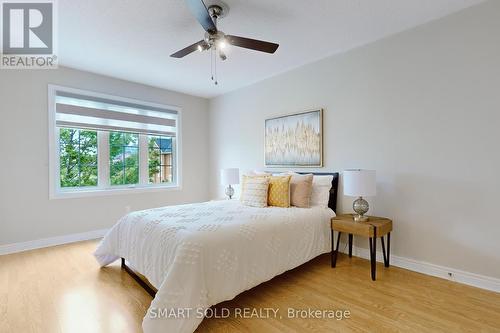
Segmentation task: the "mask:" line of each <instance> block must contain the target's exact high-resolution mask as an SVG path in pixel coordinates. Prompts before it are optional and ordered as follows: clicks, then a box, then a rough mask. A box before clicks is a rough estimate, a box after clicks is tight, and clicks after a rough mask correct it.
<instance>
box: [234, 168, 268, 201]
mask: <svg viewBox="0 0 500 333" xmlns="http://www.w3.org/2000/svg"><path fill="white" fill-rule="evenodd" d="M268 190H269V178H267V177H259V176H246V175H243V183H242V186H241V196H240V201H241V203H242V204H244V205H246V206H252V207H267V193H268Z"/></svg>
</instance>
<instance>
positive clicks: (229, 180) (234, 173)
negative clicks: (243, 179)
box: [220, 168, 240, 199]
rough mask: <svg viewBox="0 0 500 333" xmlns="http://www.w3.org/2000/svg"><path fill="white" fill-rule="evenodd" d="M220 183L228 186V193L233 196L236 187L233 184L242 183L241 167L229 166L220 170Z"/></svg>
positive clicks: (230, 197)
mask: <svg viewBox="0 0 500 333" xmlns="http://www.w3.org/2000/svg"><path fill="white" fill-rule="evenodd" d="M220 183H221V185H224V186H227V187H226V195H227V196H228V198H229V199H232V198H233V195H234V188H233V187H232V186H231V185H235V184H239V183H240V169H238V168H229V169H222V170H221V171H220Z"/></svg>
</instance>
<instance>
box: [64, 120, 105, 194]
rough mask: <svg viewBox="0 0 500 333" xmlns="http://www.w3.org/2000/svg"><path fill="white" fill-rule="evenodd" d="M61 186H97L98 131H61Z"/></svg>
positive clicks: (70, 129) (69, 129) (66, 129)
mask: <svg viewBox="0 0 500 333" xmlns="http://www.w3.org/2000/svg"><path fill="white" fill-rule="evenodd" d="M59 147H60V148H59V150H60V153H59V158H60V175H61V177H60V181H61V187H78V186H80V187H83V186H97V132H96V131H84V130H78V129H72V128H61V129H60V131H59Z"/></svg>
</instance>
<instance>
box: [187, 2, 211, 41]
mask: <svg viewBox="0 0 500 333" xmlns="http://www.w3.org/2000/svg"><path fill="white" fill-rule="evenodd" d="M186 2H187V5H188V7H189V10H190V11H191V13H192V14H193V15H194V17H196V19H197V20H198V22H200V24H201V26H202V27H203V29H205V31H207V32H208V33H215V32H217V27H216V26H215V23H214V21H213V20H212V18H211V17H210V14H209V13H208V9H207V6H205V3H204V2H203V0H186Z"/></svg>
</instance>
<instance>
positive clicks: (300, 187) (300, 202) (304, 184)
mask: <svg viewBox="0 0 500 333" xmlns="http://www.w3.org/2000/svg"><path fill="white" fill-rule="evenodd" d="M312 182H313V175H312V174H309V175H299V174H296V173H294V174H292V179H291V181H290V204H291V205H292V206H296V207H300V208H309V207H310V201H311V193H312Z"/></svg>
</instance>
